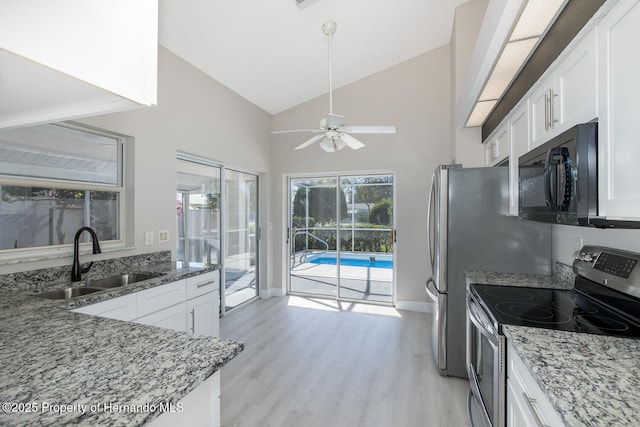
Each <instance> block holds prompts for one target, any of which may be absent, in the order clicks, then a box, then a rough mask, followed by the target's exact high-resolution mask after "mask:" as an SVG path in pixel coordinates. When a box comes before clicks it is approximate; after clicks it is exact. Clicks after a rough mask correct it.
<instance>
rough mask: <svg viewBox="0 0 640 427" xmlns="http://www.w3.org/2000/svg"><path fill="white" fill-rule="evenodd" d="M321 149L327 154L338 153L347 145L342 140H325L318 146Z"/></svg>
mask: <svg viewBox="0 0 640 427" xmlns="http://www.w3.org/2000/svg"><path fill="white" fill-rule="evenodd" d="M318 145H319V146H320V148H322V149H323V150H324V151H326V152H327V153H335V152H336V151H339V150H342V149H343V148H344V147H346V146H347V145H346V144H345V143H344V141H342V139H340V138H335V139H329V138H324V139H323V140H322V142H320V144H318Z"/></svg>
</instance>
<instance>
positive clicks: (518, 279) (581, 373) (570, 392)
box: [466, 266, 640, 427]
mask: <svg viewBox="0 0 640 427" xmlns="http://www.w3.org/2000/svg"><path fill="white" fill-rule="evenodd" d="M557 270H559V274H557V275H553V276H545V275H530V274H511V273H494V272H483V271H469V272H466V275H467V282H468V283H482V284H491V285H497V286H524V287H543V288H553V289H571V288H573V279H574V277H573V276H572V272H571V270H570V268H569V267H567V266H560V268H558V269H557ZM502 330H503V332H504V334H505V336H506V338H507V340H508V341H509V343H510V344H512V345H513V347H514V349H515V351H516V352H517V353H518V354H519V355H520V357H521V358H522V360H523V361H524V363H525V365H526V366H527V367H528V368H529V371H530V372H531V374H532V375H533V377H534V378H535V380H536V381H537V382H538V384H539V385H540V388H541V389H542V391H543V392H544V393H545V394H546V395H547V397H548V398H549V401H550V402H551V404H552V405H553V407H554V408H555V410H556V411H557V412H558V413H559V414H560V416H561V417H562V419H563V421H564V423H565V424H566V425H567V426H569V427H578V426H590V427H591V426H596V427H597V426H603V427H605V426H606V427H609V426H631V425H640V381H638V379H637V373H638V372H640V340H635V339H628V338H617V337H608V336H602V335H593V334H583V333H576V332H565V331H554V330H550V329H540V328H530V327H525V326H512V325H504V326H503V328H502ZM507 357H509V356H508V355H507Z"/></svg>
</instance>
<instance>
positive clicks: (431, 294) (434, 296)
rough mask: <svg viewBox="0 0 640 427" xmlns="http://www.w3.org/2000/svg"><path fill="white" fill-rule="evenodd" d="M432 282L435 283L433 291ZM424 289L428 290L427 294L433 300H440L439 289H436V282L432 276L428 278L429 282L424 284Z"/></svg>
mask: <svg viewBox="0 0 640 427" xmlns="http://www.w3.org/2000/svg"><path fill="white" fill-rule="evenodd" d="M430 284H432V285H433V291H432V290H431V286H429V285H430ZM424 289H425V290H426V291H427V295H428V296H429V298H431V299H432V300H433V302H438V291H437V289H436V283H435V282H434V281H433V278H432V277H430V278H429V280H427V283H426V284H425V285H424Z"/></svg>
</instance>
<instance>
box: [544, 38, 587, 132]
mask: <svg viewBox="0 0 640 427" xmlns="http://www.w3.org/2000/svg"><path fill="white" fill-rule="evenodd" d="M596 57H597V55H596V31H591V33H590V34H589V35H588V36H587V37H586V38H585V39H584V40H582V42H580V44H579V45H578V46H577V47H576V48H575V50H573V52H571V53H570V54H569V55H568V56H567V58H566V59H565V60H564V61H562V63H561V64H560V65H559V66H558V69H557V70H556V72H555V79H556V90H557V91H558V104H557V106H556V107H555V109H554V112H555V113H556V119H557V120H558V122H557V123H556V126H554V127H556V128H558V133H560V132H563V131H565V130H567V129H569V128H570V127H572V126H574V125H576V124H579V123H586V122H590V121H592V120H593V119H595V118H597V117H598V91H597V87H598V86H597V79H596V69H597V65H596Z"/></svg>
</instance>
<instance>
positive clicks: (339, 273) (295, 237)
mask: <svg viewBox="0 0 640 427" xmlns="http://www.w3.org/2000/svg"><path fill="white" fill-rule="evenodd" d="M393 190H394V187H393V175H392V174H380V175H357V176H355V175H349V176H347V175H342V176H340V175H338V176H326V177H314V178H291V179H290V180H289V191H290V192H289V194H290V198H289V201H290V209H289V229H288V247H289V292H290V293H292V294H304V295H314V296H322V297H329V298H335V299H339V300H353V301H366V302H375V303H382V304H391V303H393V291H394V283H393V278H394V274H393V273H394V271H393V268H394V255H393V246H394V226H393V224H394V223H393Z"/></svg>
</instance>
